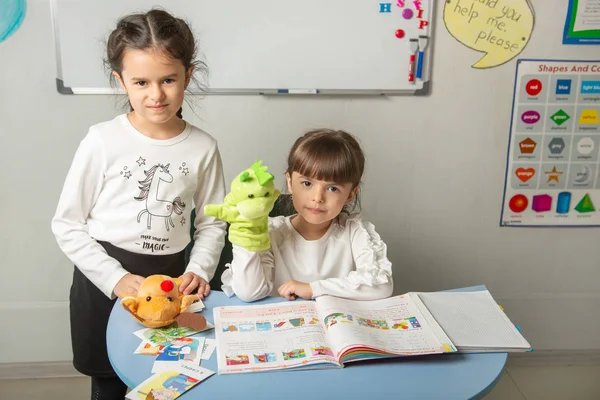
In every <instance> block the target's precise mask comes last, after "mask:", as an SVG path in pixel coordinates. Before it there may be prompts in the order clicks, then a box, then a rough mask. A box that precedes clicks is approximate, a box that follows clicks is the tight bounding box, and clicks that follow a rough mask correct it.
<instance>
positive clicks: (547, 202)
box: [531, 194, 552, 212]
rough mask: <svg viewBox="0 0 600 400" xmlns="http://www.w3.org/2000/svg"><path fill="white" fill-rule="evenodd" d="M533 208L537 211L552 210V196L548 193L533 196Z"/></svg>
mask: <svg viewBox="0 0 600 400" xmlns="http://www.w3.org/2000/svg"><path fill="white" fill-rule="evenodd" d="M531 209H532V210H533V211H535V212H544V211H550V210H551V209H552V197H550V196H549V195H547V194H539V195H537V196H533V204H532V205H531Z"/></svg>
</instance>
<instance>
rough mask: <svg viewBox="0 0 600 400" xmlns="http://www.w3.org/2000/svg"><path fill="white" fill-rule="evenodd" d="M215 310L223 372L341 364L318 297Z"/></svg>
mask: <svg viewBox="0 0 600 400" xmlns="http://www.w3.org/2000/svg"><path fill="white" fill-rule="evenodd" d="M213 313H214V320H215V334H216V338H217V363H218V365H219V374H228V373H239V372H257V371H269V370H275V369H281V368H293V367H314V368H324V367H330V368H331V367H339V364H338V363H337V361H336V358H335V357H334V355H333V351H332V350H331V348H330V347H329V346H328V344H327V343H326V341H325V332H324V329H323V326H322V325H321V324H319V319H318V315H317V312H316V309H315V303H314V302H313V301H295V302H282V303H272V304H266V305H254V306H253V305H248V306H240V307H235V306H228V307H216V308H215V309H214V311H213ZM323 363H328V364H329V365H327V364H325V365H323Z"/></svg>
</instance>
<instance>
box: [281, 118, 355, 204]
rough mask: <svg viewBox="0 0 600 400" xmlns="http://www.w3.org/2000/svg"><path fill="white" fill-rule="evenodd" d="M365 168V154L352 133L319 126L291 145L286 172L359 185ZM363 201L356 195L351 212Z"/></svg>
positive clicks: (353, 185) (353, 186)
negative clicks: (319, 127)
mask: <svg viewBox="0 0 600 400" xmlns="http://www.w3.org/2000/svg"><path fill="white" fill-rule="evenodd" d="M364 169H365V155H364V153H363V151H362V149H361V148H360V144H359V143H358V141H357V140H356V138H354V136H352V135H351V134H350V133H348V132H346V131H342V130H332V129H316V130H313V131H309V132H307V133H305V134H304V135H302V136H301V137H299V138H298V139H297V140H296V142H295V143H294V145H293V146H292V148H291V150H290V153H289V155H288V160H287V170H286V173H288V174H290V176H291V175H292V172H297V173H299V174H300V175H303V176H306V177H308V178H312V179H318V180H322V181H329V182H337V183H351V184H352V189H355V188H356V187H358V186H359V185H360V182H361V179H362V176H363V172H364ZM359 203H360V200H359V196H358V195H357V196H355V198H354V200H353V203H352V204H351V205H350V206H351V207H350V210H346V211H348V212H350V211H351V210H352V209H354V208H355V207H357V206H358V205H359Z"/></svg>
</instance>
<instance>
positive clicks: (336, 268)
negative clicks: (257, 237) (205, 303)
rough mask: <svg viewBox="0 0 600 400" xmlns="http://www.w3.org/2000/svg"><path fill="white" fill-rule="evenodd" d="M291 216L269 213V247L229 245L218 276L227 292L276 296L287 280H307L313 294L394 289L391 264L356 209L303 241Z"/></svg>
mask: <svg viewBox="0 0 600 400" xmlns="http://www.w3.org/2000/svg"><path fill="white" fill-rule="evenodd" d="M291 218H293V217H274V218H269V236H270V239H271V248H270V249H269V250H265V251H261V252H250V251H248V250H246V249H245V248H243V247H240V246H237V245H233V260H232V262H231V265H230V267H229V268H228V269H227V270H225V272H224V273H223V275H222V278H221V280H222V282H223V286H222V289H223V291H224V292H225V293H226V294H227V295H228V296H232V295H233V294H235V295H236V296H237V297H239V298H240V299H241V300H243V301H254V300H259V299H262V298H264V297H266V296H278V292H277V289H278V288H279V287H280V286H281V285H282V284H283V283H285V282H287V281H288V280H290V279H293V280H296V281H299V282H303V283H310V286H311V288H312V292H313V298H314V297H318V296H321V295H331V296H338V297H346V298H352V299H356V300H374V299H380V298H385V297H388V296H390V295H391V294H392V290H393V281H392V264H391V263H390V261H389V260H388V258H387V254H386V253H387V247H386V245H385V243H384V242H383V241H382V240H381V237H380V236H379V234H377V232H376V231H375V227H374V226H373V224H371V223H369V222H367V221H363V220H362V218H361V217H360V215H359V214H352V215H349V216H348V215H345V214H342V215H340V216H339V218H337V219H336V220H334V221H333V222H332V223H331V225H330V227H329V229H328V230H327V232H326V233H325V234H324V235H323V236H322V237H321V238H320V239H318V240H306V239H304V238H303V237H302V235H300V234H299V233H298V232H297V231H296V229H295V228H294V227H293V226H292V223H291Z"/></svg>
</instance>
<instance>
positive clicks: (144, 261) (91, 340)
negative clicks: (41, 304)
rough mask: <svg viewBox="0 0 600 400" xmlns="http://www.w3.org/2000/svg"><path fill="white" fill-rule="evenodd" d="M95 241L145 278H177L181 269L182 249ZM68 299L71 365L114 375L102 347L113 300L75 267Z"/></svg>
mask: <svg viewBox="0 0 600 400" xmlns="http://www.w3.org/2000/svg"><path fill="white" fill-rule="evenodd" d="M98 243H100V244H101V245H102V247H104V249H105V250H106V252H107V253H108V255H109V256H111V257H113V258H115V259H116V260H118V261H119V262H120V263H121V265H122V266H123V268H125V269H126V270H127V271H129V272H131V273H132V274H135V275H141V276H144V277H147V276H149V275H154V274H164V275H169V276H172V277H178V276H180V275H181V274H183V272H184V271H185V252H184V251H181V252H179V253H176V254H168V255H148V254H137V253H132V252H129V251H126V250H123V249H121V248H118V247H116V246H113V245H112V244H110V243H107V242H98ZM69 300H70V314H71V344H72V347H73V366H74V367H75V369H77V371H79V372H81V373H82V374H84V375H88V376H91V377H95V378H116V377H117V375H116V373H115V372H114V370H113V368H112V366H111V365H110V361H109V360H108V353H107V350H106V327H107V325H108V317H109V316H110V312H111V310H112V308H113V305H114V303H115V301H116V299H114V300H111V299H109V298H108V297H106V296H105V295H104V293H102V291H100V289H98V288H97V287H96V285H94V284H93V283H92V282H91V281H90V280H89V279H87V278H86V277H85V275H83V273H82V272H81V271H80V270H79V268H77V267H75V270H74V272H73V284H72V286H71V293H70V296H69ZM140 328H142V327H141V326H140ZM100 381H102V380H100ZM123 386H124V385H123Z"/></svg>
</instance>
